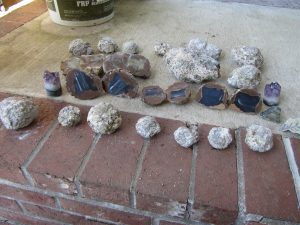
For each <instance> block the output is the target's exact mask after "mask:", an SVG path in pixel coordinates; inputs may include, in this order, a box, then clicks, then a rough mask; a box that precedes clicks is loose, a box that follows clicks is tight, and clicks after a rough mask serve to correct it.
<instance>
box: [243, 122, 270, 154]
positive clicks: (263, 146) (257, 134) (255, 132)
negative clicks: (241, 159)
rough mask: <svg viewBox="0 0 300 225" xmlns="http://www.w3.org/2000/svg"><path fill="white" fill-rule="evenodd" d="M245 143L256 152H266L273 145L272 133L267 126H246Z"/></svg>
mask: <svg viewBox="0 0 300 225" xmlns="http://www.w3.org/2000/svg"><path fill="white" fill-rule="evenodd" d="M245 143H246V144H247V145H248V147H249V148H250V149H251V150H253V151H256V152H267V151H269V150H271V148H272V147H273V135H272V131H271V130H270V129H269V128H266V127H263V126H260V125H251V126H250V127H248V128H247V133H246V138H245Z"/></svg>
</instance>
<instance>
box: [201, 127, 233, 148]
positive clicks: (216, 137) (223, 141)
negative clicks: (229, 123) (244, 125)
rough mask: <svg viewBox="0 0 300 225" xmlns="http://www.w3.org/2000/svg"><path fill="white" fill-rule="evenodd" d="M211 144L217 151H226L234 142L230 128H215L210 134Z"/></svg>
mask: <svg viewBox="0 0 300 225" xmlns="http://www.w3.org/2000/svg"><path fill="white" fill-rule="evenodd" d="M207 138H208V141H209V144H210V145H211V146H212V147H213V148H215V149H225V148H227V147H228V146H229V145H230V144H231V142H232V136H231V134H230V131H229V129H228V128H224V127H213V128H212V129H211V130H210V131H209V134H208V137H207Z"/></svg>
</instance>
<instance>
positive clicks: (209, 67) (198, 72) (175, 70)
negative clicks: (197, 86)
mask: <svg viewBox="0 0 300 225" xmlns="http://www.w3.org/2000/svg"><path fill="white" fill-rule="evenodd" d="M165 62H166V64H167V68H168V70H169V71H170V72H171V74H173V75H174V76H175V77H176V78H177V79H178V80H181V81H185V82H192V83H201V82H202V81H205V80H215V79H217V78H219V77H220V73H219V69H220V65H219V62H218V61H216V60H215V59H213V58H211V57H209V56H207V55H198V54H194V53H192V52H190V51H188V50H187V49H184V48H172V49H170V50H169V51H168V52H167V53H166V55H165Z"/></svg>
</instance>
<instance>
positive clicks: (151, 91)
mask: <svg viewBox="0 0 300 225" xmlns="http://www.w3.org/2000/svg"><path fill="white" fill-rule="evenodd" d="M166 98H167V95H166V93H165V92H164V90H163V89H161V88H160V87H159V86H148V87H144V88H143V90H142V101H143V102H145V103H146V104H148V105H153V106H154V105H160V104H162V103H163V102H164V101H165V100H166Z"/></svg>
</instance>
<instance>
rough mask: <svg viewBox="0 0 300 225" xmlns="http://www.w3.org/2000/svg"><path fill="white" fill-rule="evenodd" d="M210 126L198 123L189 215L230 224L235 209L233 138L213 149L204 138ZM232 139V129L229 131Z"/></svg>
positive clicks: (235, 180) (234, 215)
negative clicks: (192, 210) (219, 148)
mask: <svg viewBox="0 0 300 225" xmlns="http://www.w3.org/2000/svg"><path fill="white" fill-rule="evenodd" d="M211 128H212V126H209V125H201V126H200V130H199V136H200V139H199V142H198V156H197V160H196V178H195V200H194V208H195V209H196V211H200V213H199V212H198V213H197V212H196V213H195V214H193V215H192V217H193V219H196V220H201V221H205V222H209V223H215V224H231V223H233V222H234V221H235V219H236V217H237V211H238V194H237V168H236V150H235V143H234V141H233V142H232V143H231V144H230V146H229V147H228V148H227V149H225V150H215V149H213V148H212V147H211V146H210V144H209V142H208V139H207V136H208V133H209V131H210V129H211ZM231 134H232V137H233V139H234V131H231Z"/></svg>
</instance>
